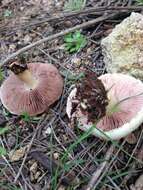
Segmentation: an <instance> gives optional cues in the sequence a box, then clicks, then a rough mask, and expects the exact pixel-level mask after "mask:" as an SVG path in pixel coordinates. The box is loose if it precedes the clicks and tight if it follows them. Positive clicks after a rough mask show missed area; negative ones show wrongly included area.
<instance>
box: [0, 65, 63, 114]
mask: <svg viewBox="0 0 143 190" xmlns="http://www.w3.org/2000/svg"><path fill="white" fill-rule="evenodd" d="M28 69H29V71H30V72H31V74H32V76H33V77H34V79H36V81H37V82H38V84H37V86H36V87H35V88H34V89H30V88H29V87H28V86H27V85H26V84H25V83H24V82H23V81H22V80H20V79H19V78H18V77H17V76H16V75H15V74H13V73H12V74H10V76H9V77H8V78H7V79H6V80H5V81H4V83H3V84H2V86H1V88H0V98H1V101H2V104H3V105H4V107H6V108H7V109H8V110H9V111H10V112H11V113H13V114H16V115H21V114H22V113H23V112H26V113H28V114H29V115H31V116H34V115H37V114H40V113H42V112H44V111H45V110H46V109H47V108H48V107H49V106H50V105H51V104H53V103H54V102H55V101H56V100H58V99H59V97H60V96H61V94H62V90H63V79H62V77H61V75H60V73H59V71H58V70H57V68H56V67H55V66H53V65H51V64H44V63H29V64H28Z"/></svg>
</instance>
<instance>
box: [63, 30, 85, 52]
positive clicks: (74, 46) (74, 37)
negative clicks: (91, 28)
mask: <svg viewBox="0 0 143 190" xmlns="http://www.w3.org/2000/svg"><path fill="white" fill-rule="evenodd" d="M64 41H65V49H66V50H67V51H69V53H74V52H77V51H79V50H80V49H81V48H83V47H85V45H86V44H87V40H86V37H85V36H84V35H83V34H81V32H80V31H75V32H74V33H70V34H68V35H66V36H65V37H64Z"/></svg>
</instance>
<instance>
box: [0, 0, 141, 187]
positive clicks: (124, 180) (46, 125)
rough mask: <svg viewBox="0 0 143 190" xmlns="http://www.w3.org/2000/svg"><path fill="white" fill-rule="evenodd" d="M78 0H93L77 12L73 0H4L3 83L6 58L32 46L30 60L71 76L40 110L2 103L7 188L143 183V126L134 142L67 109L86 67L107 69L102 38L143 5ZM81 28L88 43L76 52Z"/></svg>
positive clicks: (0, 33) (0, 132)
mask: <svg viewBox="0 0 143 190" xmlns="http://www.w3.org/2000/svg"><path fill="white" fill-rule="evenodd" d="M76 2H79V5H80V2H83V3H85V6H84V8H83V9H81V10H77V11H75V12H72V5H68V8H67V7H65V0H22V1H21V0H1V1H0V62H1V65H2V69H1V71H0V84H2V82H3V80H5V78H6V77H7V76H8V71H7V68H6V67H5V66H6V64H8V62H9V61H13V60H15V59H17V57H16V56H15V55H14V56H12V57H10V59H8V61H5V60H6V59H7V58H8V56H10V55H13V53H14V52H17V51H18V50H19V49H22V48H23V47H26V46H27V47H28V48H27V49H26V51H22V55H23V56H24V57H25V58H26V60H27V62H28V63H30V62H44V63H51V64H53V65H55V66H56V67H57V68H58V69H59V70H60V72H61V74H62V76H63V78H64V90H63V94H62V96H61V98H60V100H59V101H58V102H56V103H55V104H54V105H53V106H51V108H50V109H49V110H48V111H47V112H45V113H43V114H41V115H39V116H37V117H29V116H28V115H26V114H23V115H22V116H15V115H12V114H10V113H9V112H8V111H7V110H6V109H5V108H4V107H3V105H2V104H1V103H0V144H1V145H0V190H20V189H21V190H90V189H95V190H142V189H143V175H142V173H143V130H142V129H141V127H140V128H139V129H138V130H137V131H136V132H135V139H134V140H133V142H130V143H128V142H127V141H126V140H125V139H123V140H120V141H118V142H106V141H103V140H101V139H99V138H97V137H94V136H91V135H87V133H85V132H82V131H80V130H79V129H77V128H76V126H74V127H72V126H71V125H70V122H69V119H68V117H67V115H66V110H65V108H66V101H67V97H68V94H69V93H70V91H71V86H72V85H74V84H76V83H78V81H79V80H80V78H81V76H82V73H83V70H84V69H85V68H86V69H89V70H92V71H94V72H96V73H97V75H98V76H100V75H101V74H103V73H106V67H105V65H104V62H103V56H102V51H101V46H100V41H101V39H102V38H104V37H106V36H107V35H108V34H109V33H110V32H111V31H112V29H113V28H114V27H115V25H117V24H118V23H120V22H121V21H122V20H123V19H124V18H126V17H127V16H129V15H130V13H131V12H133V11H135V12H141V6H138V4H137V2H136V1H132V0H101V1H100V0H88V1H83V0H82V1H81V0H77V1H76ZM67 9H68V11H66V10H67ZM91 21H92V24H91V23H90V22H91ZM75 26H77V27H75ZM70 28H72V29H71V30H70V31H68V30H69V29H70ZM76 29H77V30H78V31H80V32H79V33H80V35H81V36H80V37H81V38H82V37H83V38H84V39H86V43H85V45H84V46H83V47H82V48H79V49H78V50H76V51H74V52H72V53H69V51H67V50H66V48H65V44H66V42H65V35H66V34H67V33H68V32H74V31H75V30H76ZM61 31H62V32H61ZM60 32H61V33H60ZM53 34H57V35H55V36H54V37H53ZM48 36H52V38H51V39H49V40H45V42H44V43H39V44H38V45H35V46H34V47H32V48H31V47H30V46H29V45H31V44H33V43H35V42H36V41H39V40H41V39H45V38H47V37H48ZM17 55H18V54H17ZM3 63H4V64H3Z"/></svg>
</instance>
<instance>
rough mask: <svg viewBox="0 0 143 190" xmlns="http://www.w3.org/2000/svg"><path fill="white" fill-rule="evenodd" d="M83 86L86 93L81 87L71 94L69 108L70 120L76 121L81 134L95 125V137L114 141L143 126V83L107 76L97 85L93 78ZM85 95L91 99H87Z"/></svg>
mask: <svg viewBox="0 0 143 190" xmlns="http://www.w3.org/2000/svg"><path fill="white" fill-rule="evenodd" d="M91 78H92V79H91ZM90 80H92V82H90V84H91V87H90V88H89V87H88V86H87V84H88V82H89V81H90ZM99 83H101V84H102V85H103V86H104V87H105V89H104V88H103V86H102V85H101V84H100V85H99ZM93 84H94V85H93ZM81 85H82V86H83V87H84V88H83V89H82V92H80V90H81V87H80V85H79V86H77V87H76V88H74V89H73V90H72V91H71V93H70V95H69V97H68V101H67V107H66V111H67V115H68V117H69V118H71V119H73V118H74V119H76V121H77V123H78V124H77V126H78V127H79V128H80V129H81V130H85V131H86V130H88V129H89V128H90V127H91V126H93V125H94V124H95V128H94V129H93V132H92V133H93V135H95V136H98V137H101V138H104V139H113V140H114V139H120V138H122V137H125V136H127V135H129V134H130V133H131V132H133V131H134V130H135V129H137V128H138V127H139V126H140V125H141V124H142V122H143V83H142V82H141V81H140V80H138V79H135V78H133V77H131V76H127V75H125V74H117V73H115V74H104V75H102V76H100V77H99V78H98V81H97V78H96V76H95V77H91V74H90V75H88V76H87V77H86V78H85V79H84V80H83V82H82V84H81ZM95 92H96V93H95ZM85 94H88V96H89V97H88V98H83V96H84V95H85ZM90 99H92V101H89V100H90ZM75 102H76V108H74V112H73V110H72V107H73V103H75Z"/></svg>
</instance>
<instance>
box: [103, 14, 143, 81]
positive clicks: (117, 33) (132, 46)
mask: <svg viewBox="0 0 143 190" xmlns="http://www.w3.org/2000/svg"><path fill="white" fill-rule="evenodd" d="M101 47H102V52H103V56H104V62H105V65H106V68H107V71H108V72H110V73H114V72H121V73H127V74H130V75H132V76H134V77H136V78H138V79H140V80H143V15H142V14H140V13H135V12H133V13H131V15H130V16H129V17H127V18H126V19H124V20H123V21H122V22H121V23H120V24H118V25H116V27H115V28H114V29H113V30H112V32H111V33H110V34H109V35H108V36H107V37H105V38H104V39H102V41H101Z"/></svg>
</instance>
